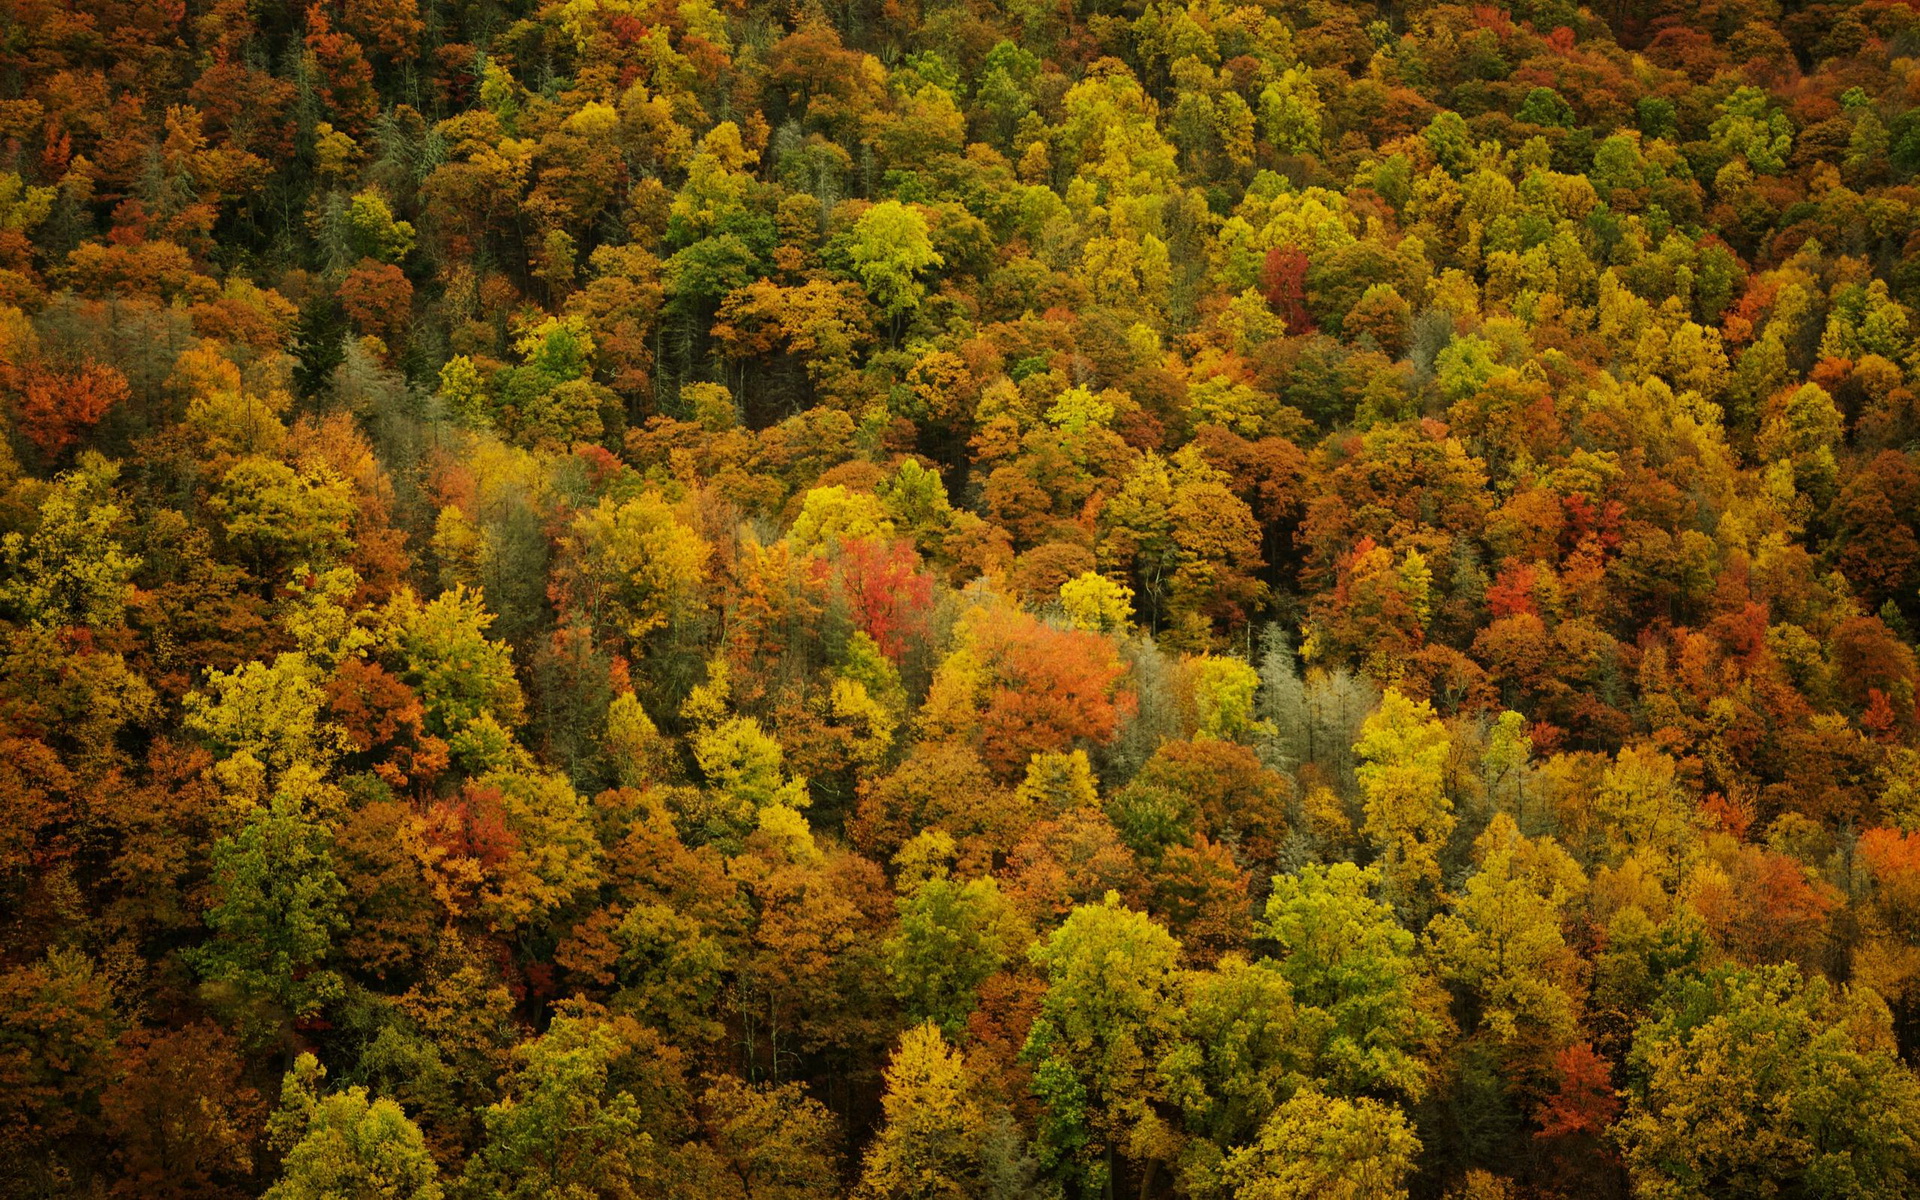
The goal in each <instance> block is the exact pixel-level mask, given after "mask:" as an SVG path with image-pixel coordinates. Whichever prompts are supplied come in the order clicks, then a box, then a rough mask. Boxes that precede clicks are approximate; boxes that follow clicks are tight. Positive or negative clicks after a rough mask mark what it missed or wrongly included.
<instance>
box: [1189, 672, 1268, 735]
mask: <svg viewBox="0 0 1920 1200" xmlns="http://www.w3.org/2000/svg"><path fill="white" fill-rule="evenodd" d="M1191 670H1192V671H1193V702H1194V707H1195V708H1196V709H1198V710H1199V718H1200V720H1199V729H1198V730H1196V731H1195V733H1194V739H1195V740H1196V741H1201V740H1207V739H1217V740H1221V741H1236V742H1244V741H1250V740H1252V739H1253V738H1255V737H1257V736H1259V735H1261V734H1266V733H1271V732H1273V727H1272V726H1270V725H1267V724H1266V723H1265V722H1263V721H1260V720H1259V719H1257V718H1256V717H1255V716H1254V703H1253V697H1254V693H1255V692H1256V691H1258V690H1259V687H1260V675H1259V673H1258V672H1257V671H1255V670H1254V669H1253V668H1252V667H1250V666H1248V665H1247V664H1246V663H1244V662H1241V661H1240V660H1239V659H1237V658H1217V657H1215V656H1213V655H1211V654H1209V655H1203V656H1202V657H1200V658H1199V659H1197V660H1196V661H1195V662H1194V663H1193V664H1192V666H1191Z"/></svg>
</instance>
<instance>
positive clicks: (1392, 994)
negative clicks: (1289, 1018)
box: [1258, 863, 1440, 1100]
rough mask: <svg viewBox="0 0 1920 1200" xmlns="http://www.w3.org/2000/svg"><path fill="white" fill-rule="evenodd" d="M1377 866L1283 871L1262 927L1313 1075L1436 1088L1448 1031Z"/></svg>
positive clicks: (1373, 1086) (1361, 1084)
mask: <svg viewBox="0 0 1920 1200" xmlns="http://www.w3.org/2000/svg"><path fill="white" fill-rule="evenodd" d="M1379 885H1380V872H1379V871H1378V870H1377V869H1376V868H1372V867H1368V868H1366V869H1364V870H1363V869H1362V868H1360V867H1357V866H1355V865H1354V864H1352V863H1335V864H1334V865H1333V866H1331V867H1321V866H1318V865H1311V864H1310V865H1308V866H1305V867H1303V868H1301V869H1300V871H1299V873H1298V874H1295V875H1280V876H1276V877H1275V878H1274V881H1273V893H1272V895H1270V896H1269V897H1268V898H1267V911H1266V919H1265V921H1264V922H1262V924H1261V925H1260V927H1259V930H1258V932H1259V933H1260V934H1261V936H1263V937H1267V938H1270V939H1272V941H1273V943H1274V945H1275V946H1276V947H1277V948H1278V950H1279V958H1278V960H1277V961H1278V964H1279V970H1280V974H1281V976H1282V977H1283V978H1284V979H1285V980H1286V981H1287V983H1288V985H1289V986H1290V987H1291V988H1292V989H1293V1000H1294V1004H1295V1006H1296V1011H1297V1016H1296V1018H1295V1022H1296V1024H1297V1026H1298V1028H1299V1029H1300V1036H1301V1039H1302V1041H1303V1043H1304V1044H1305V1045H1306V1047H1307V1048H1308V1051H1309V1053H1310V1054H1311V1056H1312V1060H1311V1061H1312V1063H1313V1066H1312V1068H1311V1073H1312V1074H1313V1075H1314V1076H1315V1077H1317V1078H1318V1079H1319V1080H1321V1083H1322V1086H1323V1087H1325V1088H1327V1089H1328V1090H1330V1091H1332V1092H1334V1093H1335V1094H1342V1095H1354V1094H1357V1093H1360V1092H1379V1091H1396V1092H1399V1093H1400V1094H1402V1095H1404V1096H1406V1097H1407V1098H1408V1099H1412V1100H1418V1099H1419V1098H1420V1097H1421V1096H1422V1095H1424V1094H1425V1091H1426V1082H1427V1074H1428V1067H1427V1063H1426V1062H1425V1061H1424V1060H1425V1058H1426V1055H1427V1052H1428V1051H1429V1049H1430V1048H1431V1046H1432V1043H1433V1042H1434V1040H1435V1039H1436V1038H1437V1037H1438V1035H1439V1033H1440V1025H1439V1022H1438V1020H1437V1019H1436V1018H1435V1016H1434V1015H1433V1011H1432V1007H1433V1001H1432V999H1431V992H1430V987H1431V985H1430V984H1429V983H1428V982H1427V981H1426V980H1425V979H1424V978H1423V977H1422V976H1421V974H1420V970H1419V967H1418V965H1417V963H1416V961H1415V959H1414V957H1413V947H1414V938H1413V935H1412V934H1411V933H1409V932H1407V931H1406V930H1405V929H1402V928H1401V927H1400V924H1399V922H1398V921H1396V920H1395V919H1394V916H1393V910H1392V909H1391V908H1389V907H1388V906H1387V905H1385V904H1383V903H1381V902H1380V901H1378V900H1376V899H1374V898H1373V895H1372V893H1373V891H1374V890H1375V889H1376V888H1377V887H1379Z"/></svg>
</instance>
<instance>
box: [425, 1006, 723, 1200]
mask: <svg viewBox="0 0 1920 1200" xmlns="http://www.w3.org/2000/svg"><path fill="white" fill-rule="evenodd" d="M514 1058H515V1060H516V1063H517V1066H516V1069H515V1071H514V1073H513V1075H512V1076H511V1077H510V1078H509V1079H508V1080H507V1083H506V1088H505V1091H506V1095H505V1097H504V1098H503V1099H501V1100H500V1102H499V1103H497V1104H494V1105H492V1106H490V1107H489V1108H488V1109H487V1110H486V1112H485V1113H484V1114H483V1120H484V1123H485V1126H486V1141H485V1142H484V1143H483V1144H482V1146H481V1147H480V1150H479V1152H478V1153H476V1154H475V1155H474V1156H473V1158H472V1159H471V1160H469V1161H468V1163H467V1167H466V1171H465V1174H464V1175H463V1176H462V1177H461V1181H460V1187H459V1192H460V1194H462V1195H472V1196H476V1197H477V1196H504V1197H514V1198H524V1200H559V1198H562V1197H573V1196H599V1197H607V1198H608V1200H625V1198H628V1197H633V1198H637V1197H641V1196H650V1195H658V1194H660V1192H661V1191H662V1190H663V1184H664V1182H665V1176H664V1172H665V1169H666V1167H665V1163H664V1161H663V1160H664V1155H665V1151H666V1147H664V1146H662V1145H660V1144H659V1143H658V1142H657V1141H656V1134H658V1133H660V1132H663V1131H664V1130H665V1129H670V1128H672V1126H673V1123H674V1122H673V1117H672V1112H671V1109H672V1105H673V1103H674V1102H676V1101H677V1102H678V1103H679V1104H681V1105H683V1106H684V1104H685V1102H686V1100H685V1097H684V1096H682V1095H680V1094H679V1093H680V1088H681V1085H680V1081H679V1080H678V1077H677V1070H678V1056H677V1055H676V1054H674V1053H673V1052H671V1051H670V1050H669V1049H668V1048H667V1047H665V1046H663V1045H661V1044H660V1041H659V1038H658V1037H657V1035H654V1034H653V1033H652V1032H651V1031H650V1030H646V1029H644V1028H642V1027H641V1026H639V1024H638V1023H637V1022H635V1021H633V1020H632V1019H631V1018H611V1019H609V1018H606V1017H604V1016H601V1015H599V1014H597V1013H594V1012H592V1011H591V1010H589V1009H586V1008H582V1007H579V1006H575V1007H573V1008H571V1009H568V1010H563V1012H562V1015H560V1016H558V1017H556V1018H555V1019H554V1021H553V1024H551V1025H550V1026H548V1027H547V1031H546V1032H545V1033H543V1034H542V1035H540V1036H539V1037H538V1038H535V1039H532V1040H531V1041H528V1042H526V1043H524V1044H522V1045H521V1046H520V1047H518V1048H517V1049H516V1050H515V1051H514ZM662 1102H665V1103H662Z"/></svg>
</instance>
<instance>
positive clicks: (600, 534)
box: [567, 491, 709, 644]
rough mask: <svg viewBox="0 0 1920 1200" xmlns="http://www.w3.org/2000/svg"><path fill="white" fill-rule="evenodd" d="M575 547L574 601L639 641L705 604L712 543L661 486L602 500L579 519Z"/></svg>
mask: <svg viewBox="0 0 1920 1200" xmlns="http://www.w3.org/2000/svg"><path fill="white" fill-rule="evenodd" d="M567 546H568V548H569V550H570V551H571V555H572V562H573V565H572V567H571V570H570V574H569V580H570V582H571V584H572V586H571V587H570V589H569V591H570V593H571V595H570V600H571V603H572V606H573V607H574V608H575V609H576V610H577V611H579V612H581V613H583V614H584V615H585V616H587V618H588V619H589V620H591V621H592V622H593V623H594V624H595V625H596V626H597V627H600V628H606V629H611V630H613V631H614V632H616V633H618V634H619V635H620V636H622V637H624V638H626V639H627V640H628V641H629V642H631V643H635V644H638V643H640V642H641V640H642V639H644V638H645V637H646V636H647V635H648V634H650V633H652V632H653V631H654V630H656V629H660V628H662V627H664V626H666V625H667V624H669V623H670V622H671V621H673V620H675V619H684V618H686V617H688V616H690V615H691V614H692V613H693V612H694V611H695V609H696V608H697V606H698V605H699V603H700V595H699V591H698V589H699V587H700V585H701V583H702V582H704V581H705V579H706V572H707V557H708V554H709V548H708V546H707V543H706V542H705V541H704V540H703V539H702V538H701V537H700V535H699V534H697V533H695V532H694V531H693V530H692V529H690V528H688V527H687V526H686V525H685V524H683V523H682V522H681V521H680V519H679V518H678V517H677V516H676V515H675V514H674V511H673V507H672V506H671V505H670V504H668V503H667V501H666V500H665V499H664V498H663V497H662V496H660V495H659V493H657V492H652V491H649V492H645V493H643V494H641V495H639V496H636V497H634V498H633V499H630V500H627V501H624V502H618V503H617V502H615V501H614V500H613V499H612V498H608V499H605V500H602V501H601V502H600V503H599V504H598V505H596V506H595V507H594V508H593V509H591V510H589V511H587V512H584V513H582V514H580V516H578V517H576V518H575V519H574V522H573V528H572V531H571V533H570V534H569V536H568V539H567Z"/></svg>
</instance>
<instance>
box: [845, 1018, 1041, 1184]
mask: <svg viewBox="0 0 1920 1200" xmlns="http://www.w3.org/2000/svg"><path fill="white" fill-rule="evenodd" d="M881 1106H882V1108H883V1109H884V1110H885V1112H886V1123H885V1124H884V1125H882V1126H881V1127H880V1132H879V1133H878V1134H877V1135H876V1136H875V1138H874V1140H873V1144H872V1145H871V1146H869V1147H868V1148H867V1157H866V1165H865V1169H864V1170H863V1171H862V1172H861V1176H860V1187H859V1190H858V1191H857V1192H856V1193H855V1195H856V1196H857V1197H858V1198H859V1200H943V1198H945V1197H950V1196H967V1197H973V1198H976V1200H1003V1198H1004V1200H1013V1198H1014V1197H1018V1196H1031V1195H1033V1194H1034V1193H1033V1174H1034V1164H1033V1162H1032V1160H1031V1159H1029V1158H1027V1156H1026V1154H1025V1152H1024V1151H1023V1149H1022V1146H1021V1138H1020V1132H1019V1129H1018V1127H1017V1126H1015V1125H1014V1123H1013V1117H1012V1115H1011V1114H1010V1113H1009V1112H1008V1111H1007V1110H1006V1108H1005V1106H1004V1105H1001V1104H998V1103H994V1102H993V1101H992V1098H991V1095H990V1093H988V1092H987V1091H986V1089H984V1088H982V1087H981V1086H980V1084H979V1081H978V1080H977V1079H975V1077H974V1075H973V1073H972V1072H971V1071H970V1070H969V1069H968V1067H967V1064H966V1061H965V1060H964V1059H963V1058H962V1057H961V1056H960V1054H959V1052H957V1051H955V1050H954V1049H953V1048H952V1047H950V1046H948V1045H947V1043H946V1040H945V1039H944V1038H942V1037H941V1036H940V1031H939V1029H937V1028H936V1027H935V1026H934V1025H933V1024H932V1023H931V1022H929V1023H927V1024H924V1025H918V1026H915V1027H914V1028H912V1029H909V1030H907V1032H906V1033H905V1034H903V1035H901V1038H900V1048H899V1050H897V1051H895V1052H894V1056H893V1062H892V1063H891V1064H889V1065H888V1067H887V1093H886V1096H885V1098H884V1099H882V1100H881Z"/></svg>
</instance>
